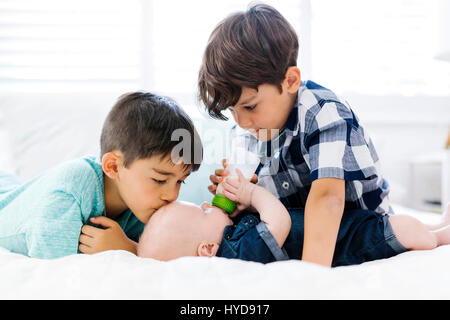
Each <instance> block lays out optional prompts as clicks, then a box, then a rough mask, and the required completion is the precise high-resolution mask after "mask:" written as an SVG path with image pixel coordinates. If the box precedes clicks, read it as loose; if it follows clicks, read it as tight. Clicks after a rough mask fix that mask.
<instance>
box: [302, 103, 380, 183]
mask: <svg viewBox="0 0 450 320" xmlns="http://www.w3.org/2000/svg"><path fill="white" fill-rule="evenodd" d="M311 119H312V120H311V121H310V123H309V126H308V127H307V128H306V130H305V148H306V149H307V150H308V153H309V163H310V169H311V181H314V180H316V179H320V178H339V179H344V180H347V181H352V180H364V179H368V178H370V177H372V176H373V175H374V174H376V168H375V162H376V161H377V155H376V153H375V151H374V150H373V148H371V141H370V139H369V138H368V137H365V133H364V131H363V128H362V127H360V126H359V124H358V119H357V118H356V116H355V115H354V114H353V112H352V111H351V110H350V108H348V107H347V106H345V105H344V104H342V103H339V102H327V103H325V104H324V105H323V106H322V108H321V109H320V111H319V112H318V113H317V114H316V115H315V116H314V117H311Z"/></svg>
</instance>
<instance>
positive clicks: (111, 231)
mask: <svg viewBox="0 0 450 320" xmlns="http://www.w3.org/2000/svg"><path fill="white" fill-rule="evenodd" d="M90 221H91V222H92V223H94V224H97V225H101V226H103V227H105V228H106V229H100V228H96V227H93V226H89V225H84V226H83V227H82V228H81V234H80V238H79V242H80V244H79V246H78V249H79V250H80V251H81V252H82V253H87V254H93V253H98V252H101V251H106V250H126V251H130V252H132V253H134V254H136V243H135V242H134V241H132V240H131V239H129V238H128V237H127V236H126V234H125V232H123V230H122V228H121V227H120V225H119V224H118V223H117V222H116V221H114V220H112V219H110V218H107V217H105V216H100V217H95V218H91V219H90Z"/></svg>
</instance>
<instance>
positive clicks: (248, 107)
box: [244, 104, 256, 111]
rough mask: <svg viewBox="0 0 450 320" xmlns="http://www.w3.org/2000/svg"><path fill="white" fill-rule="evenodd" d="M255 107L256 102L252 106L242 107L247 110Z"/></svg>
mask: <svg viewBox="0 0 450 320" xmlns="http://www.w3.org/2000/svg"><path fill="white" fill-rule="evenodd" d="M255 108H256V104H255V105H253V106H245V107H244V109H245V110H247V111H252V110H253V109H255Z"/></svg>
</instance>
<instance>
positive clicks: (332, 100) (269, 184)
mask: <svg viewBox="0 0 450 320" xmlns="http://www.w3.org/2000/svg"><path fill="white" fill-rule="evenodd" d="M233 136H234V138H233V139H237V137H239V138H240V139H242V138H244V139H243V141H245V142H244V143H245V145H246V148H247V149H248V150H249V151H251V152H253V153H256V154H258V156H259V157H260V158H261V164H260V165H259V167H258V169H257V170H256V173H257V174H258V185H260V186H262V187H264V188H266V189H267V190H269V191H270V192H272V193H273V194H274V195H275V196H276V197H277V198H278V199H280V200H281V202H282V203H283V204H284V205H285V206H286V207H287V208H304V207H305V205H306V199H307V197H308V194H309V191H310V189H311V184H312V182H313V181H314V180H316V179H320V178H339V179H343V180H345V209H344V210H352V209H365V210H372V211H376V212H379V213H385V212H386V213H387V212H390V213H392V209H391V207H390V205H389V199H388V193H389V185H388V183H387V181H386V180H385V179H384V178H383V176H382V175H381V172H380V164H379V159H378V156H377V153H376V151H375V148H374V146H373V144H372V141H371V139H370V137H369V135H368V133H367V131H366V130H365V129H364V128H363V126H362V125H361V123H360V122H359V120H358V118H357V116H356V115H355V114H354V113H353V111H352V110H351V108H350V106H349V105H348V104H347V102H345V101H342V100H341V99H339V98H338V97H337V96H336V95H335V94H334V93H333V92H332V91H330V90H329V89H326V88H324V87H322V86H320V85H318V84H316V83H314V82H312V81H306V82H303V83H302V85H301V86H300V89H299V92H298V96H297V100H296V102H295V104H294V106H293V109H292V111H291V113H290V115H289V117H288V120H287V122H286V125H285V127H284V129H283V130H281V131H280V134H279V135H278V136H277V137H276V138H273V139H272V140H271V141H267V142H261V141H259V140H257V139H256V138H255V137H254V136H253V135H251V134H250V133H249V132H247V131H245V130H243V129H241V128H239V127H238V126H236V125H235V126H234V127H233V129H232V137H233ZM241 143H242V140H241Z"/></svg>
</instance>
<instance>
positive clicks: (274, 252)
mask: <svg viewBox="0 0 450 320" xmlns="http://www.w3.org/2000/svg"><path fill="white" fill-rule="evenodd" d="M236 171H237V173H238V178H231V177H230V178H227V179H225V181H224V182H223V183H222V186H223V189H224V195H225V196H226V197H228V198H229V199H230V200H233V201H235V202H237V203H238V209H239V211H240V212H239V214H238V215H237V213H234V214H233V215H231V216H230V215H228V213H226V212H225V211H224V210H222V209H220V208H218V207H215V206H212V205H210V204H208V203H206V202H204V203H202V205H201V206H197V205H194V204H190V203H186V202H173V203H171V204H168V205H166V206H164V207H162V208H160V209H159V210H157V211H156V212H155V213H154V215H153V216H152V218H151V219H150V220H149V222H148V224H147V225H146V227H145V229H144V232H143V234H142V236H141V238H140V240H139V244H138V248H137V254H138V256H140V257H148V258H153V259H157V260H162V261H168V260H172V259H176V258H179V257H183V256H206V257H212V256H219V257H226V258H237V259H243V260H247V261H256V262H262V263H269V262H274V261H279V260H287V259H301V256H302V248H303V230H304V224H303V221H304V216H303V215H304V211H303V209H296V210H295V209H294V210H289V211H288V210H287V209H286V208H285V207H284V206H283V204H282V203H281V202H280V201H279V200H278V199H277V198H276V197H275V196H274V195H272V194H271V193H270V192H269V191H267V190H265V189H264V188H262V187H260V186H258V185H256V184H253V183H251V182H249V181H248V180H246V179H245V178H244V176H243V175H242V173H241V172H240V171H239V170H238V169H236ZM244 208H246V210H244ZM449 209H450V204H449V206H448V208H447V211H446V213H445V214H444V219H443V221H442V223H440V224H439V225H435V226H427V225H425V224H423V223H422V222H420V221H419V220H417V219H415V218H413V217H411V216H407V215H388V214H384V215H383V214H380V213H377V212H373V213H372V214H367V211H364V212H362V211H360V210H354V211H348V212H345V213H344V214H343V216H342V219H341V224H340V228H339V233H338V237H337V241H336V247H335V252H334V257H333V263H332V266H341V265H351V264H359V263H363V262H366V261H371V260H376V259H383V258H389V257H392V256H395V255H397V254H399V253H402V252H405V251H407V250H430V249H433V248H436V247H437V246H439V245H444V244H450V226H449V224H450V217H449V216H450V214H449V211H450V210H449ZM241 210H242V211H241ZM255 210H256V212H255Z"/></svg>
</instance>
